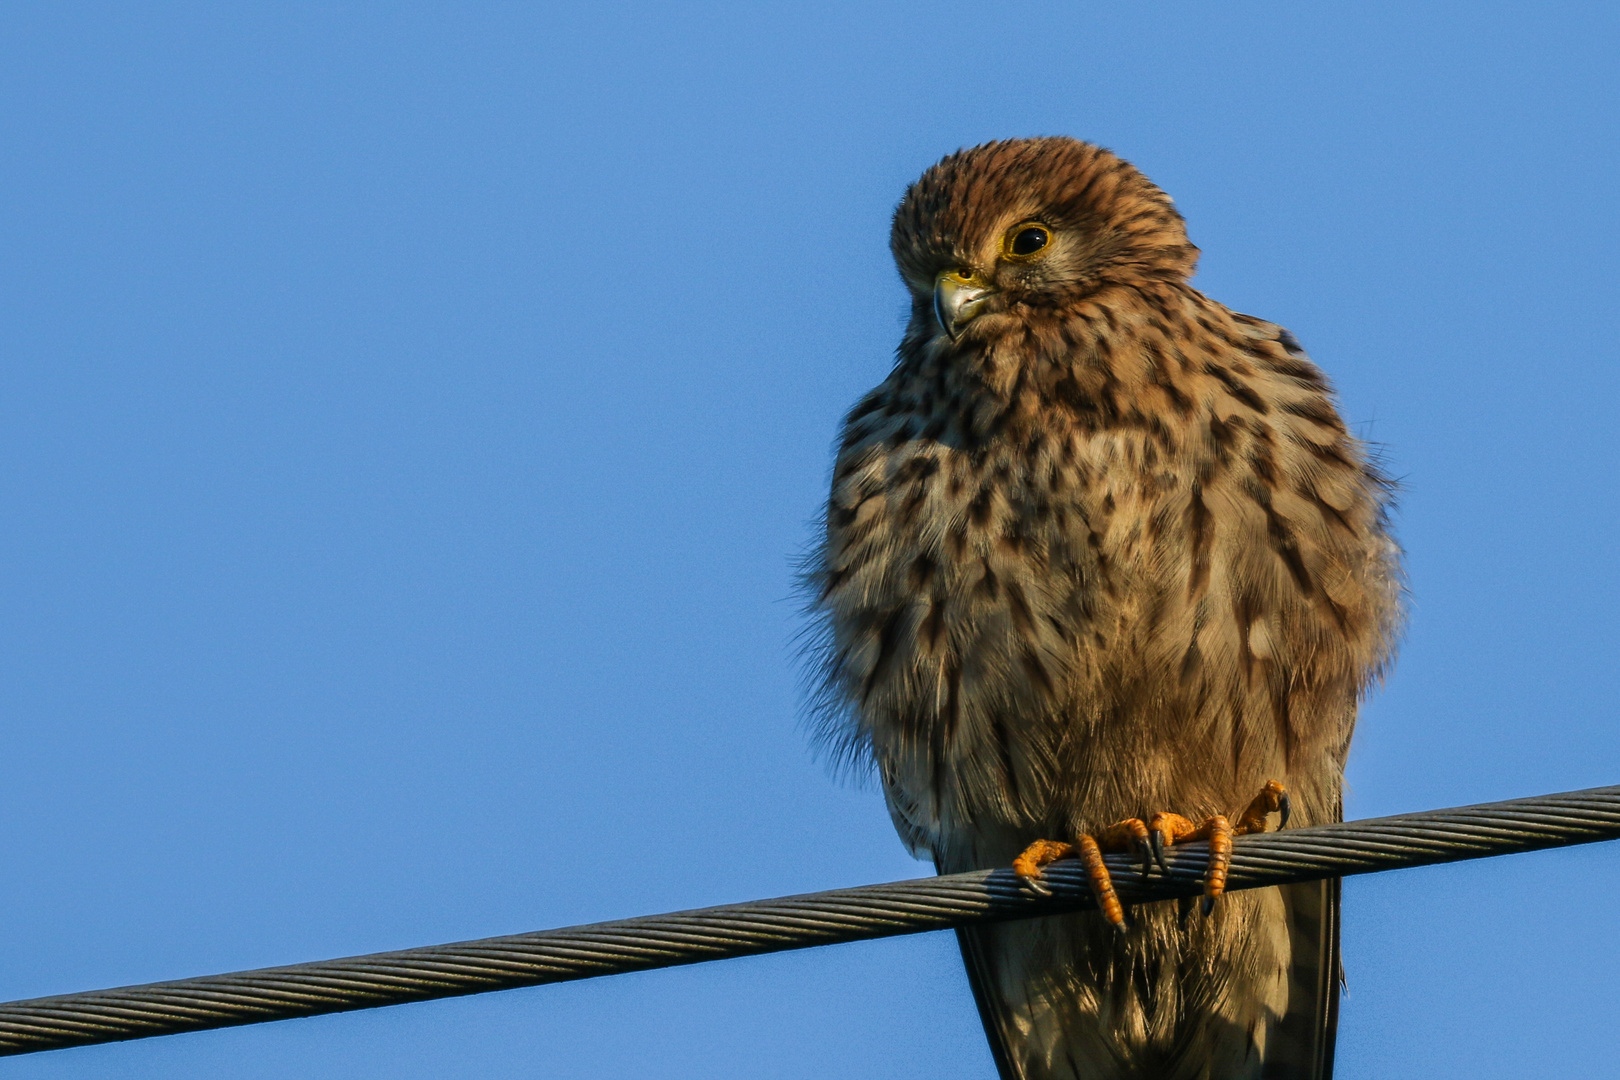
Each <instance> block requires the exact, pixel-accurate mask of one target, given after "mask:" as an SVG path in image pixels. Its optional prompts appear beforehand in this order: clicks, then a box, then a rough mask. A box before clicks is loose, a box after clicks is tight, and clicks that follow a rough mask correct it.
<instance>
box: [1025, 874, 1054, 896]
mask: <svg viewBox="0 0 1620 1080" xmlns="http://www.w3.org/2000/svg"><path fill="white" fill-rule="evenodd" d="M1019 880H1021V881H1023V883H1024V884H1025V885H1028V886H1029V887H1030V890H1031V891H1032V892H1034V893H1036V894H1037V895H1040V896H1044V897H1046V898H1047V899H1048V900H1050V899H1051V898H1052V889H1051V886H1049V885H1047V884H1046V882H1044V881H1042V880H1041V879H1040V878H1038V877H1026V878H1020V879H1019Z"/></svg>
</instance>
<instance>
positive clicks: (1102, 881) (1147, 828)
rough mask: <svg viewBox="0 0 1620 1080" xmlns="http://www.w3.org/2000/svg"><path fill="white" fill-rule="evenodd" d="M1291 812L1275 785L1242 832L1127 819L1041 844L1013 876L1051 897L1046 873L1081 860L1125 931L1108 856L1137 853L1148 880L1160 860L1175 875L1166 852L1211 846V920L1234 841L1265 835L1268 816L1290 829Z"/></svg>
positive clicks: (1207, 905)
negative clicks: (1193, 843) (1202, 843)
mask: <svg viewBox="0 0 1620 1080" xmlns="http://www.w3.org/2000/svg"><path fill="white" fill-rule="evenodd" d="M1290 809H1291V807H1290V806H1289V801H1288V791H1287V789H1286V788H1284V787H1283V785H1282V784H1280V783H1278V782H1277V781H1275V780H1272V781H1270V782H1268V783H1267V784H1266V786H1265V787H1263V788H1261V789H1260V794H1258V795H1256V796H1255V797H1254V799H1253V800H1252V801H1251V802H1250V803H1249V805H1248V808H1247V809H1245V810H1244V811H1243V815H1242V816H1241V817H1239V818H1238V823H1237V825H1236V826H1233V825H1232V824H1231V822H1229V821H1227V819H1226V818H1225V816H1224V815H1221V814H1215V815H1214V816H1212V817H1208V818H1205V819H1204V821H1203V824H1201V825H1194V824H1193V823H1192V822H1191V821H1190V820H1188V819H1187V818H1184V817H1182V816H1181V815H1180V814H1171V813H1158V814H1154V815H1153V816H1152V818H1151V819H1150V820H1149V821H1147V822H1143V821H1142V819H1141V818H1126V819H1125V820H1124V821H1120V822H1116V823H1115V824H1113V825H1110V826H1109V827H1108V828H1106V829H1104V830H1103V831H1102V832H1101V833H1098V834H1097V835H1096V836H1081V837H1080V838H1079V839H1078V840H1076V841H1075V842H1074V843H1073V844H1066V843H1064V842H1062V841H1060V840H1037V841H1035V842H1034V843H1033V844H1031V845H1029V847H1027V848H1025V849H1024V853H1023V854H1022V855H1019V856H1018V858H1016V859H1014V860H1013V872H1014V873H1016V874H1017V875H1018V876H1019V877H1021V878H1023V879H1024V880H1025V881H1026V882H1028V883H1029V886H1030V888H1032V889H1034V890H1035V891H1036V892H1038V893H1040V894H1041V895H1043V896H1050V895H1052V891H1051V890H1050V889H1048V888H1047V887H1046V885H1045V884H1044V883H1043V882H1042V881H1041V876H1042V870H1043V868H1045V867H1047V866H1050V865H1051V864H1052V863H1054V862H1057V861H1058V860H1059V859H1064V858H1068V857H1069V856H1071V855H1072V856H1075V857H1076V858H1078V859H1079V860H1080V862H1081V864H1082V865H1084V866H1085V868H1086V878H1087V880H1089V881H1090V882H1091V892H1092V895H1093V896H1095V897H1096V898H1097V909H1098V910H1099V911H1101V912H1102V915H1103V918H1105V919H1107V920H1108V921H1109V923H1111V924H1112V925H1113V927H1114V929H1116V930H1124V929H1125V908H1124V905H1122V904H1121V903H1120V901H1119V896H1118V894H1116V893H1115V892H1114V881H1113V878H1112V877H1111V876H1110V875H1109V873H1108V864H1107V863H1105V862H1103V852H1105V851H1108V852H1124V851H1134V852H1136V853H1138V854H1140V855H1141V857H1142V874H1143V876H1146V875H1147V874H1149V873H1151V872H1152V870H1153V862H1154V860H1155V859H1156V860H1158V863H1159V867H1160V869H1162V870H1164V871H1165V872H1166V873H1169V871H1170V867H1169V865H1168V864H1167V863H1166V861H1165V857H1164V849H1165V848H1166V847H1168V846H1171V845H1174V844H1182V843H1186V842H1187V841H1189V840H1207V841H1208V842H1209V865H1208V868H1207V869H1206V870H1205V871H1204V899H1203V905H1202V907H1203V912H1204V914H1205V915H1208V914H1209V913H1210V912H1211V911H1213V910H1214V909H1215V901H1216V900H1217V899H1218V898H1219V897H1220V895H1221V893H1223V892H1225V891H1226V876H1227V873H1228V872H1229V870H1230V869H1231V865H1232V837H1234V836H1242V835H1244V834H1246V833H1257V832H1265V831H1266V815H1267V814H1278V815H1280V816H1281V820H1280V821H1279V823H1278V826H1277V827H1278V828H1284V827H1286V826H1287V824H1288V815H1289V811H1290Z"/></svg>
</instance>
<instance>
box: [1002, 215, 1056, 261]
mask: <svg viewBox="0 0 1620 1080" xmlns="http://www.w3.org/2000/svg"><path fill="white" fill-rule="evenodd" d="M1051 242H1052V231H1051V230H1050V229H1048V228H1047V227H1046V226H1045V225H1037V224H1035V223H1034V222H1033V221H1027V222H1025V223H1024V224H1022V225H1014V226H1013V227H1012V228H1011V229H1009V230H1007V241H1006V244H1005V245H1004V247H1005V249H1006V255H1007V257H1008V258H1009V259H1030V258H1034V257H1035V255H1037V254H1038V253H1039V252H1040V251H1041V249H1042V248H1044V247H1046V245H1047V244H1050V243H1051Z"/></svg>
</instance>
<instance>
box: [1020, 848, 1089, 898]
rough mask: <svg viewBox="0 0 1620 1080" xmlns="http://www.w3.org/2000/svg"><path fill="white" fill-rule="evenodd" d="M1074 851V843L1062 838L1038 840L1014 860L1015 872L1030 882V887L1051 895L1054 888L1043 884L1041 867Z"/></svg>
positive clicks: (1045, 894) (1044, 894)
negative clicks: (1064, 840)
mask: <svg viewBox="0 0 1620 1080" xmlns="http://www.w3.org/2000/svg"><path fill="white" fill-rule="evenodd" d="M1073 853H1074V845H1073V844H1065V843H1064V842H1063V841H1061V840H1037V841H1035V842H1034V843H1033V844H1031V845H1029V847H1027V848H1025V849H1024V853H1023V854H1022V855H1020V856H1018V858H1016V859H1014V860H1013V873H1015V874H1017V875H1018V876H1019V877H1021V878H1023V879H1024V880H1025V881H1027V882H1029V885H1030V888H1032V889H1034V890H1035V891H1036V892H1038V893H1040V894H1041V895H1042V896H1051V895H1052V890H1051V889H1048V888H1047V887H1046V886H1045V885H1043V884H1041V868H1042V867H1045V866H1050V865H1051V864H1052V863H1055V862H1057V861H1058V860H1059V859H1062V858H1066V857H1068V856H1069V855H1071V854H1073Z"/></svg>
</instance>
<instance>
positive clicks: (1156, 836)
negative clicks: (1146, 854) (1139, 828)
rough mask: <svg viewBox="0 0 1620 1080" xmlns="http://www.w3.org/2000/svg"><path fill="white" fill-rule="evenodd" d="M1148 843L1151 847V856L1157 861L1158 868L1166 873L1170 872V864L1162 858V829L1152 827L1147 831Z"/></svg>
mask: <svg viewBox="0 0 1620 1080" xmlns="http://www.w3.org/2000/svg"><path fill="white" fill-rule="evenodd" d="M1148 837H1149V843H1150V844H1151V845H1152V847H1153V857H1154V858H1155V859H1157V860H1158V862H1159V869H1160V870H1163V871H1164V872H1165V873H1166V874H1168V873H1170V864H1169V863H1167V862H1165V859H1164V830H1163V829H1154V830H1153V831H1152V832H1150V833H1148Z"/></svg>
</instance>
